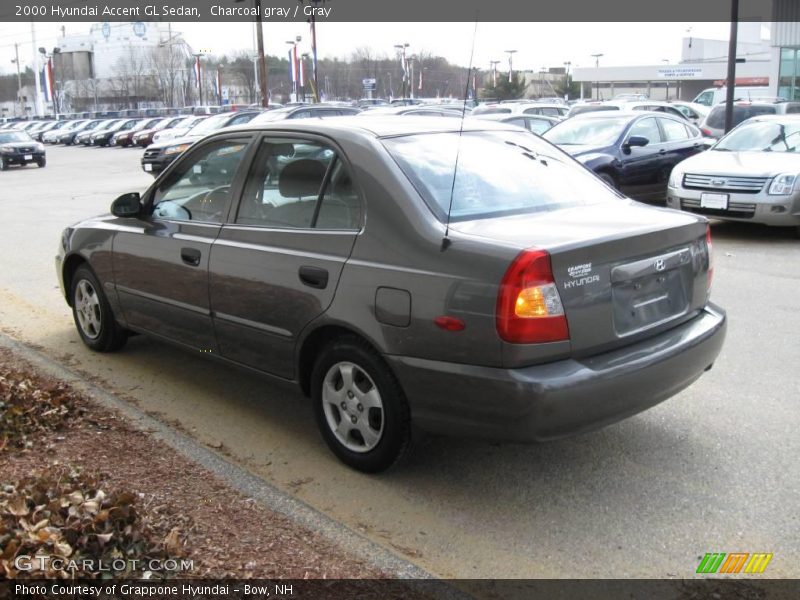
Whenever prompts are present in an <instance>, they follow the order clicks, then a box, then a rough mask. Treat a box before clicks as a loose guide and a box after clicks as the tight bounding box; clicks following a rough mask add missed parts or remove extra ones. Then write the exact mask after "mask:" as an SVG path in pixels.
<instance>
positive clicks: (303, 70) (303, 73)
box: [300, 56, 306, 87]
mask: <svg viewBox="0 0 800 600" xmlns="http://www.w3.org/2000/svg"><path fill="white" fill-rule="evenodd" d="M305 63H306V61H305V59H304V58H303V57H302V56H301V57H300V86H301V87H305V85H306V65H305Z"/></svg>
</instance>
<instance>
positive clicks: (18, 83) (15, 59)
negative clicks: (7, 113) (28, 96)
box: [11, 44, 25, 117]
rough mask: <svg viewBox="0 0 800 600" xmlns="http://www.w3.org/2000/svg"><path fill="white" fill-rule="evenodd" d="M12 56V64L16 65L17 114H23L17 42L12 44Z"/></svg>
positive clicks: (20, 115)
mask: <svg viewBox="0 0 800 600" xmlns="http://www.w3.org/2000/svg"><path fill="white" fill-rule="evenodd" d="M14 56H15V58H12V59H11V62H12V64H15V65H17V105H18V106H19V114H18V115H17V116H19V117H22V116H24V115H23V113H24V112H25V111H24V109H23V106H22V76H21V75H20V73H19V44H14Z"/></svg>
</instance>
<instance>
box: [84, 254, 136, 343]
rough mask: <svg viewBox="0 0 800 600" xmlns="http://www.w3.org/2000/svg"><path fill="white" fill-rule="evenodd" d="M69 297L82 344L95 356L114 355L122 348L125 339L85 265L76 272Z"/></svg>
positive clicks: (102, 294)
mask: <svg viewBox="0 0 800 600" xmlns="http://www.w3.org/2000/svg"><path fill="white" fill-rule="evenodd" d="M70 294H71V298H72V316H73V318H74V319H75V326H76V327H77V328H78V333H79V334H80V336H81V339H82V340H83V343H84V344H86V345H87V346H88V347H89V348H91V349H92V350H96V351H98V352H113V351H114V350H119V349H120V348H122V347H123V346H124V345H125V342H126V341H127V339H128V335H127V333H126V332H125V330H124V329H122V328H121V327H120V326H119V325H118V324H117V321H116V319H114V313H112V312H111V306H110V305H109V303H108V299H107V298H106V295H105V293H104V292H103V288H102V286H101V285H100V282H99V281H98V280H97V277H95V275H94V273H92V271H91V269H89V267H87V266H86V265H81V266H80V267H78V268H77V269H76V271H75V275H74V276H73V277H72V285H71V288H70Z"/></svg>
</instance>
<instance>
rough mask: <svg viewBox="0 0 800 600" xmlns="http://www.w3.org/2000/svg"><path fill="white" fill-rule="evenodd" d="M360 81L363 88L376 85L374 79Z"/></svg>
mask: <svg viewBox="0 0 800 600" xmlns="http://www.w3.org/2000/svg"><path fill="white" fill-rule="evenodd" d="M361 81H362V82H363V83H364V87H369V86H372V85H375V84H376V83H377V80H376V79H362V80H361Z"/></svg>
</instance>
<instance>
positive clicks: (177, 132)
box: [151, 115, 208, 143]
mask: <svg viewBox="0 0 800 600" xmlns="http://www.w3.org/2000/svg"><path fill="white" fill-rule="evenodd" d="M207 118H208V117H207V116H203V115H191V116H184V117H183V121H181V122H180V123H178V124H177V125H175V126H174V127H170V128H167V129H162V130H161V131H157V132H156V133H155V134H153V142H151V143H158V142H166V141H167V140H174V139H175V138H179V137H183V136H185V135H187V134H188V133H189V132H190V131H191V130H192V128H194V127H196V126H197V125H198V124H199V123H201V122H202V121H205V120H206V119H207Z"/></svg>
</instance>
